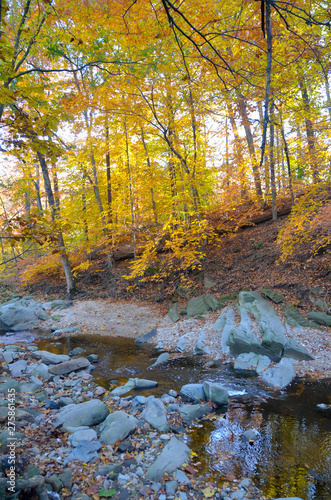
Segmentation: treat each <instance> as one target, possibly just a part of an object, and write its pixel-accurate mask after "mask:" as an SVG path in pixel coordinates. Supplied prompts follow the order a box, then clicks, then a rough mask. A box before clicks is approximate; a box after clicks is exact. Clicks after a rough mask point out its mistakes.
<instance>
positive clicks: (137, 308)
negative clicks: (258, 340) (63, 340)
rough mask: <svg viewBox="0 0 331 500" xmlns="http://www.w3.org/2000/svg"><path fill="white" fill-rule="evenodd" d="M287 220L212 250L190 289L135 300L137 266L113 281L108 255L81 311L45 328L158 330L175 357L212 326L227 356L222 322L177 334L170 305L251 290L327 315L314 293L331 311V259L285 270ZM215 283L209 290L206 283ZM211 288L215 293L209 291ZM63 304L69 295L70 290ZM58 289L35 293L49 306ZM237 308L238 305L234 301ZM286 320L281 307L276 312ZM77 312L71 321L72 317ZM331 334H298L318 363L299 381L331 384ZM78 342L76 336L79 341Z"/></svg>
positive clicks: (171, 288)
mask: <svg viewBox="0 0 331 500" xmlns="http://www.w3.org/2000/svg"><path fill="white" fill-rule="evenodd" d="M285 221H286V217H282V218H280V220H279V221H278V222H276V223H275V222H274V223H272V222H271V221H268V222H264V223H263V224H259V225H257V226H255V227H249V228H246V229H243V230H240V231H239V232H237V233H234V234H233V235H230V236H226V237H222V238H219V239H217V240H216V241H214V242H213V244H211V245H209V246H207V247H206V257H205V259H204V260H203V262H202V269H201V271H200V272H198V273H194V274H192V275H191V276H189V277H188V278H187V279H186V281H185V284H181V283H179V284H178V282H177V283H176V280H173V279H171V278H169V280H168V282H162V283H153V282H150V283H138V282H137V283H136V285H137V286H136V288H135V291H134V293H133V292H131V291H128V290H127V286H128V283H127V282H126V281H125V280H123V279H122V278H121V276H122V275H123V274H126V273H127V271H128V266H129V262H128V261H122V262H120V263H119V264H118V266H117V268H116V269H115V270H114V271H113V274H112V276H110V275H109V274H108V271H107V268H106V263H105V259H104V257H103V256H102V255H100V256H99V259H96V260H94V261H92V266H91V268H90V269H89V270H88V272H86V273H85V274H83V275H82V276H81V278H80V280H79V282H78V288H79V290H80V293H79V294H78V295H77V298H76V299H75V300H74V305H73V306H72V307H71V308H70V310H68V311H67V314H65V315H64V316H63V317H62V318H60V319H59V320H57V321H51V320H50V321H48V322H44V323H43V325H42V326H43V327H50V326H52V327H56V326H57V327H58V328H65V327H68V326H71V325H73V324H77V326H78V327H79V329H80V330H81V332H83V333H84V332H86V333H99V334H102V335H119V336H128V337H133V338H136V337H138V336H139V335H141V334H144V333H146V332H148V331H149V330H151V329H152V328H155V327H156V328H157V329H158V335H157V337H156V338H155V340H156V342H160V341H163V342H164V343H165V345H166V346H168V347H169V348H170V350H171V349H173V347H174V345H173V344H174V342H176V341H177V340H178V338H179V336H181V335H184V334H186V333H188V332H191V334H192V335H191V337H189V339H188V344H189V345H188V350H192V349H193V346H194V344H195V342H196V340H197V337H198V335H199V332H200V331H201V328H202V327H203V326H204V325H206V333H205V341H206V344H207V345H208V346H209V347H210V349H211V354H212V355H214V356H216V355H220V354H221V351H220V343H218V342H216V341H215V332H214V331H213V330H212V324H213V322H214V321H215V320H216V318H217V317H218V315H219V314H220V313H219V312H214V313H210V314H209V315H206V317H205V318H203V319H192V318H191V319H188V320H184V321H180V322H178V323H177V324H176V326H175V325H174V324H173V322H171V320H170V318H169V316H168V315H167V312H168V307H169V302H170V300H171V299H172V298H173V297H175V298H176V300H178V302H179V304H180V306H182V307H185V306H186V305H187V302H188V300H190V299H191V298H192V297H194V296H197V295H200V294H203V293H211V294H212V295H213V296H215V297H216V298H219V297H221V296H224V295H227V294H229V293H233V292H240V291H241V290H243V289H247V290H256V291H261V290H262V289H263V288H265V287H267V288H272V289H274V290H276V291H277V292H279V293H282V294H283V295H284V296H285V301H286V303H287V304H290V305H295V306H296V307H297V309H298V311H300V312H301V313H302V314H305V313H307V312H309V311H315V310H320V309H319V308H318V307H316V305H314V304H313V303H312V301H311V289H312V287H315V289H316V290H317V291H318V294H317V296H316V297H317V298H319V299H323V300H324V301H325V303H326V305H327V304H328V303H329V304H330V300H331V298H330V297H331V294H329V291H330V283H331V272H330V270H331V261H330V254H329V253H323V254H320V255H316V256H314V257H312V258H310V254H309V248H308V247H307V248H303V249H302V248H301V252H300V253H297V254H296V255H294V257H293V260H292V262H287V263H281V262H280V263H279V262H278V259H279V257H280V247H279V245H278V243H277V242H276V238H277V235H278V233H279V231H280V229H281V228H282V227H283V225H284V223H285ZM206 279H207V282H206ZM206 284H207V286H208V289H207V287H206ZM62 285H63V288H62V297H63V290H64V288H65V284H64V282H63V283H62ZM58 287H59V284H58V282H57V281H55V280H54V282H53V281H52V279H50V278H48V280H47V282H46V280H45V281H44V282H43V281H40V282H39V283H38V287H37V288H35V289H34V293H35V294H37V295H38V296H39V298H40V299H42V300H47V301H48V300H52V299H55V298H58V297H61V294H60V293H59V288H58ZM230 304H231V301H230ZM274 307H275V309H276V310H277V312H278V313H279V315H280V316H282V313H281V308H280V306H277V305H275V304H274ZM68 312H69V314H68ZM330 330H331V329H330V328H326V327H323V328H321V329H320V330H318V329H316V330H314V329H309V328H304V329H302V330H301V331H295V330H293V331H292V335H293V337H294V338H296V340H297V341H298V342H299V343H301V344H302V345H304V346H305V347H306V348H307V349H308V350H310V351H311V352H312V353H313V354H314V356H315V358H316V359H315V360H314V361H313V362H300V363H297V364H296V366H295V369H296V372H297V374H298V375H301V376H302V375H304V374H310V375H312V376H316V377H330V376H331V331H330ZM73 334H74V333H73Z"/></svg>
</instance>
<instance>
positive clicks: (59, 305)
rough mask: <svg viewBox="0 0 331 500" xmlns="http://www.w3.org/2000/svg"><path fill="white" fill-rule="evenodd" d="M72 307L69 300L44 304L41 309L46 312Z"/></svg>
mask: <svg viewBox="0 0 331 500" xmlns="http://www.w3.org/2000/svg"><path fill="white" fill-rule="evenodd" d="M72 305H73V302H72V301H71V300H61V299H58V300H52V302H45V303H44V304H43V306H42V307H43V309H45V310H46V311H48V310H50V309H54V310H56V309H67V308H68V307H71V306H72Z"/></svg>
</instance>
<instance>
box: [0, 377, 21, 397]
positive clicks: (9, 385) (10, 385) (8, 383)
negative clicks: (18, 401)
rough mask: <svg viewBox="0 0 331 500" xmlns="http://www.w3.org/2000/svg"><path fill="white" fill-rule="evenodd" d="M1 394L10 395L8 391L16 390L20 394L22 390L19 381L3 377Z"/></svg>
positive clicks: (0, 385) (0, 379)
mask: <svg viewBox="0 0 331 500" xmlns="http://www.w3.org/2000/svg"><path fill="white" fill-rule="evenodd" d="M0 382H1V383H0V394H2V393H4V394H7V393H8V389H15V391H16V392H20V391H21V388H20V385H19V383H18V382H17V380H14V379H12V378H10V377H1V378H0Z"/></svg>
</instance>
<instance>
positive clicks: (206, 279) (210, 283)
mask: <svg viewBox="0 0 331 500" xmlns="http://www.w3.org/2000/svg"><path fill="white" fill-rule="evenodd" d="M215 285H216V283H215V281H213V280H212V279H210V278H209V277H208V276H206V275H205V276H204V277H203V286H204V287H205V288H206V289H207V290H209V288H213V286H215Z"/></svg>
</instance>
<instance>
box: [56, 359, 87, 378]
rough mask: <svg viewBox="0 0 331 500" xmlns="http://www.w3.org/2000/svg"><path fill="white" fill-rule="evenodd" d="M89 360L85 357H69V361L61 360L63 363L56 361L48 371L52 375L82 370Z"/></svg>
mask: <svg viewBox="0 0 331 500" xmlns="http://www.w3.org/2000/svg"><path fill="white" fill-rule="evenodd" d="M89 366H90V362H89V361H88V360H87V359H86V358H77V359H70V360H69V361H63V363H58V364H56V365H54V366H51V368H49V370H48V371H49V373H51V374H52V375H67V374H68V373H71V372H77V371H78V370H83V369H84V368H88V367H89Z"/></svg>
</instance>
